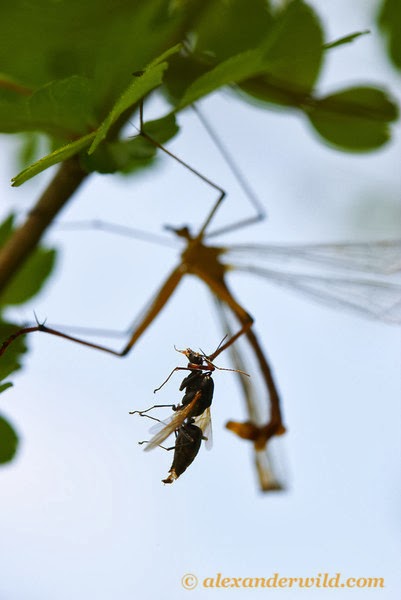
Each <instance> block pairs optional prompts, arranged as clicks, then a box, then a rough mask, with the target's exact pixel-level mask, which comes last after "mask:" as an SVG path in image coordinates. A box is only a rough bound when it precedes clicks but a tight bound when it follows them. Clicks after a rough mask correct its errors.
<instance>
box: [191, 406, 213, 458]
mask: <svg viewBox="0 0 401 600" xmlns="http://www.w3.org/2000/svg"><path fill="white" fill-rule="evenodd" d="M195 425H196V426H197V427H200V429H202V433H203V436H204V438H205V447H206V449H207V450H210V449H211V448H212V446H213V430H212V418H211V414H210V408H207V409H206V410H204V411H203V413H202V414H201V415H199V417H195Z"/></svg>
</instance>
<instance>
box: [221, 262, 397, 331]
mask: <svg viewBox="0 0 401 600" xmlns="http://www.w3.org/2000/svg"><path fill="white" fill-rule="evenodd" d="M231 268H232V270H235V271H243V272H246V273H252V274H254V275H258V276H259V277H263V278H264V279H266V280H268V281H269V282H271V283H274V284H276V285H281V286H283V287H287V288H290V289H292V290H295V291H297V292H300V293H302V294H304V295H305V296H308V297H310V298H312V299H314V300H318V301H319V302H321V303H324V304H328V305H330V306H333V307H335V308H343V309H345V310H351V311H354V312H358V313H359V314H361V315H363V316H365V317H368V318H373V319H378V320H380V321H384V322H387V323H401V285H399V284H397V283H391V282H386V281H381V280H370V279H362V278H360V279H351V278H343V277H320V276H318V275H303V274H298V273H284V272H283V273H282V272H280V271H274V270H273V269H264V268H261V267H255V266H253V265H237V266H232V267H231Z"/></svg>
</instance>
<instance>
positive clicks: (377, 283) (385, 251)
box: [0, 113, 401, 490]
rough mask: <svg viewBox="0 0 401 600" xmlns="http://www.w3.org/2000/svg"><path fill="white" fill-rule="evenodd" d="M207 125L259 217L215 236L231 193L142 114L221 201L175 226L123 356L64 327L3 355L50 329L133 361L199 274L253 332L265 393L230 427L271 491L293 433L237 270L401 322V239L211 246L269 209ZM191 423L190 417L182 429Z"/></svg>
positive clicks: (250, 399)
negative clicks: (236, 285)
mask: <svg viewBox="0 0 401 600" xmlns="http://www.w3.org/2000/svg"><path fill="white" fill-rule="evenodd" d="M198 114H200V113H198ZM201 119H202V121H203V122H204V124H205V127H206V128H207V130H208V131H209V133H210V135H211V137H212V139H213V140H214V142H215V143H216V144H217V146H218V147H219V149H220V151H221V153H222V156H223V158H224V160H225V161H226V162H227V164H228V165H229V167H230V169H231V170H232V172H233V173H234V175H235V176H236V177H237V180H238V182H239V184H240V185H241V187H242V189H243V190H244V192H245V194H246V195H247V197H248V198H249V199H250V200H251V203H252V205H253V207H254V208H255V211H256V214H255V216H253V217H251V218H249V219H246V220H245V221H241V222H237V223H232V224H230V225H228V226H227V227H224V228H223V229H218V230H214V231H210V228H211V225H212V223H213V220H214V217H215V215H216V212H217V211H218V209H219V207H220V206H221V204H222V202H223V200H224V197H225V191H224V190H223V189H222V188H221V187H220V186H218V185H217V184H215V183H214V182H212V181H211V180H209V179H208V178H207V177H205V176H203V175H202V174H200V173H199V172H198V171H196V170H195V169H193V168H192V167H190V166H189V165H188V164H187V163H185V162H184V161H182V160H181V159H179V158H178V157H176V156H174V155H173V154H172V153H170V152H169V151H168V150H166V149H165V148H164V147H163V146H161V145H160V144H158V142H155V141H154V140H152V138H150V137H149V136H148V135H147V133H146V132H145V131H144V130H143V120H142V113H141V122H140V132H139V135H142V136H143V137H145V138H146V139H147V140H149V141H150V142H151V143H154V144H155V145H156V146H157V147H158V148H160V149H161V150H162V151H164V152H165V153H166V154H168V155H169V156H171V157H172V158H174V159H175V160H177V161H178V162H179V163H180V164H182V165H183V166H184V167H186V168H187V169H189V170H190V171H191V172H192V173H194V174H195V175H196V176H197V177H199V178H200V179H201V180H202V181H204V182H205V183H207V184H208V185H209V186H211V187H212V188H214V189H215V190H217V192H218V194H219V196H218V198H217V200H216V202H215V203H214V205H213V206H212V208H211V210H210V211H209V213H208V215H207V216H206V218H205V220H204V222H203V223H202V225H201V226H200V228H199V229H198V231H197V232H195V233H192V232H191V231H190V229H189V227H180V228H173V227H169V229H170V231H171V232H172V233H174V234H175V235H176V236H177V238H178V239H179V240H180V241H181V242H183V243H184V247H183V249H182V252H181V257H180V260H179V262H178V264H177V265H176V267H175V268H174V269H173V270H172V271H171V272H170V274H169V275H168V277H167V278H166V280H165V281H164V283H163V284H162V285H161V286H160V288H159V291H158V292H157V293H156V294H155V296H154V297H153V298H152V299H151V301H150V303H149V304H148V305H147V307H146V309H145V311H144V313H143V316H142V318H141V319H140V321H139V323H138V322H135V323H134V324H132V325H130V326H129V327H128V329H127V331H126V332H125V334H126V335H127V337H129V339H128V341H127V343H126V344H125V345H124V347H123V348H122V350H115V349H113V348H110V347H108V346H102V345H100V344H96V343H94V342H91V341H88V340H84V339H81V338H78V337H75V336H72V335H68V334H66V333H62V332H61V331H60V330H59V329H58V328H50V327H47V326H45V325H44V324H37V325H36V326H33V327H26V328H23V329H21V330H19V331H17V332H16V333H15V334H14V335H13V336H11V337H9V338H8V339H7V340H5V342H4V343H3V346H2V348H1V349H0V355H1V354H3V353H4V352H5V351H6V349H7V347H8V346H9V345H10V343H11V342H12V341H13V340H14V339H15V338H16V337H18V336H20V335H24V334H26V333H30V332H33V331H42V332H44V333H49V334H52V335H56V336H59V337H62V338H64V339H69V340H71V341H74V342H77V343H80V344H83V345H85V346H88V347H92V348H96V349H99V350H102V351H105V352H108V353H110V354H113V355H115V356H125V355H126V354H128V353H129V351H130V350H131V348H132V347H133V346H134V345H135V343H136V342H137V341H138V339H139V338H140V337H141V336H142V334H143V333H144V332H145V331H146V330H147V328H148V327H149V325H150V324H151V323H152V322H153V321H154V319H155V318H156V317H157V316H158V314H159V313H160V312H161V311H162V309H163V308H164V306H165V305H166V303H167V302H168V300H169V299H170V297H171V296H172V294H173V293H174V291H175V290H176V288H177V287H178V285H179V283H180V282H181V281H182V279H183V278H184V275H193V276H195V277H197V278H198V279H200V280H202V281H203V282H204V283H205V284H206V286H207V287H208V288H209V290H210V291H211V293H212V294H213V296H214V297H215V298H217V299H218V300H219V302H220V303H221V306H223V307H224V310H226V311H228V313H229V314H230V315H231V316H232V317H233V318H234V320H235V321H237V322H238V323H239V324H240V326H241V328H246V332H245V335H244V337H246V339H247V341H248V343H249V345H250V349H251V351H252V353H253V356H254V357H255V359H256V363H257V365H258V369H259V372H260V375H261V377H262V379H263V383H264V387H265V390H264V392H263V393H262V394H258V395H255V394H250V393H248V394H247V395H246V398H247V404H246V405H247V412H248V418H247V420H246V421H245V422H238V421H230V422H229V424H228V428H229V429H230V430H231V431H233V432H234V433H236V434H237V435H238V436H239V437H241V438H243V439H246V440H249V441H250V442H251V443H252V444H253V447H254V450H255V462H256V466H257V472H258V476H259V482H260V487H261V488H262V489H263V490H270V489H277V484H275V483H273V484H272V477H271V472H270V471H269V468H268V461H267V459H266V456H267V455H266V445H267V444H268V442H269V440H270V439H271V438H272V437H274V436H276V435H280V434H282V433H283V432H284V431H285V428H284V425H283V417H282V412H281V404H280V397H279V393H278V389H277V385H276V382H275V380H274V377H273V373H272V369H271V367H270V364H269V361H268V359H267V356H266V353H265V351H264V349H263V348H262V345H261V344H260V342H259V339H258V338H257V335H256V333H255V330H254V328H253V327H251V324H252V323H253V319H252V317H251V316H250V314H249V312H248V311H247V310H246V309H245V308H244V307H243V306H242V305H241V304H240V303H239V302H238V301H237V300H236V298H235V297H234V295H233V293H232V292H231V290H230V287H229V285H228V282H227V276H228V274H230V273H231V272H245V273H252V274H255V275H258V276H260V277H262V278H264V279H266V280H267V281H268V282H271V283H276V284H277V285H279V286H282V287H288V288H291V289H294V290H295V291H299V292H301V293H302V294H304V295H308V296H309V297H311V298H312V299H316V300H319V301H320V302H323V303H326V304H330V305H333V306H334V307H338V308H343V309H347V310H352V311H355V312H358V313H359V314H362V315H364V316H366V317H370V318H375V319H379V320H382V321H386V322H400V316H401V286H400V285H398V284H396V283H393V282H391V281H389V280H388V276H389V275H391V274H392V272H393V271H395V270H396V269H397V268H399V264H400V263H399V252H400V242H399V240H395V241H380V242H368V243H364V242H362V243H341V244H315V245H311V244H304V245H297V246H284V245H282V246H278V245H266V244H259V245H257V244H244V245H235V246H218V245H216V246H213V245H209V243H208V242H209V240H210V239H211V238H212V237H213V236H216V235H217V234H220V233H225V232H228V231H234V230H237V229H240V228H242V227H244V226H246V225H250V224H252V223H255V222H258V221H261V220H262V219H263V218H264V211H263V208H262V207H261V205H260V203H259V201H258V200H257V198H256V197H255V195H254V194H253V192H252V190H251V189H250V187H249V185H248V183H247V182H246V180H245V179H244V178H243V176H242V174H241V173H240V171H239V170H238V168H237V167H236V165H235V163H234V162H233V160H232V157H231V155H230V154H229V153H228V152H227V150H226V148H225V147H224V146H222V144H221V142H220V141H219V140H218V139H217V138H216V136H215V134H214V133H213V131H212V130H211V129H210V126H209V125H208V123H207V121H205V119H204V117H202V116H201ZM98 225H99V226H100V228H102V229H105V230H108V231H110V232H115V233H120V234H125V235H128V236H135V233H136V232H134V231H132V230H130V228H129V227H126V226H119V225H117V226H115V225H107V224H104V223H98ZM84 227H87V225H84ZM248 260H249V262H248ZM266 261H267V262H270V263H273V265H275V266H274V267H273V268H270V267H269V268H267V267H266V266H265V264H264V263H265V262H266ZM258 263H259V264H258ZM277 264H278V265H279V267H280V266H281V267H282V266H283V264H284V266H285V269H284V270H281V271H280V269H279V268H277ZM294 264H295V267H296V268H295V270H294V271H293V272H290V271H289V270H288V267H289V266H293V265H294ZM299 266H306V267H307V268H308V269H310V268H311V267H312V268H315V269H316V268H320V269H322V268H327V269H331V270H332V272H333V275H332V276H329V275H327V274H324V275H321V274H319V273H316V272H306V273H304V272H298V270H297V268H298V267H299ZM344 272H347V275H346V276H344V275H343V273H344ZM337 273H339V274H337ZM369 273H374V274H376V275H379V278H368V277H367V274H369ZM354 275H356V276H354ZM380 276H381V277H380ZM71 329H72V328H71ZM78 330H79V328H77V329H76V331H78ZM80 332H81V333H82V332H86V333H93V331H91V330H90V329H85V328H80ZM209 358H210V357H209ZM239 377H242V376H241V374H239ZM180 418H181V417H180ZM184 421H185V418H184V419H183V420H182V421H181V423H183V422H184ZM179 428H180V425H179V424H178V425H177V424H176V425H175V427H173V429H171V432H173V431H178V430H179ZM164 439H165V438H164Z"/></svg>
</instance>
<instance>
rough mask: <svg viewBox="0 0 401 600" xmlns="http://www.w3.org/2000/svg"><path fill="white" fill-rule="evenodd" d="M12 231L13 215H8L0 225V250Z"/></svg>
mask: <svg viewBox="0 0 401 600" xmlns="http://www.w3.org/2000/svg"><path fill="white" fill-rule="evenodd" d="M13 229H14V215H10V216H9V217H7V218H6V219H5V220H4V221H3V222H2V223H1V224H0V248H1V247H2V246H3V245H4V243H5V242H6V241H7V240H8V238H9V237H10V235H11V234H12V232H13Z"/></svg>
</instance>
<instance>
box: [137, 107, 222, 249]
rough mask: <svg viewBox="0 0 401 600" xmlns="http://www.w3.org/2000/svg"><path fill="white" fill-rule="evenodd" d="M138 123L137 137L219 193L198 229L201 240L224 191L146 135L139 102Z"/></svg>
mask: <svg viewBox="0 0 401 600" xmlns="http://www.w3.org/2000/svg"><path fill="white" fill-rule="evenodd" d="M139 123H140V129H139V135H140V136H142V137H143V138H145V139H146V140H148V142H150V143H151V144H153V145H154V146H155V147H156V148H159V150H161V151H162V152H164V153H165V154H167V155H168V156H170V157H171V158H173V159H174V160H175V161H177V162H178V163H180V165H182V166H183V167H185V168H186V169H188V171H190V172H191V173H193V174H194V175H196V177H199V179H201V180H202V181H204V182H205V183H207V184H208V185H210V186H211V187H212V188H213V189H215V190H217V192H218V193H219V196H218V198H217V200H216V202H215V203H214V205H213V206H212V208H211V210H210V212H209V214H208V215H207V217H206V219H205V221H204V223H203V225H202V227H201V228H200V230H199V232H198V234H197V236H196V239H202V237H203V236H204V233H205V231H206V229H207V227H208V225H209V223H210V222H211V221H212V219H213V217H214V215H215V213H216V211H217V209H218V208H219V206H220V205H221V203H222V202H223V200H224V198H225V196H226V191H225V190H223V188H222V187H220V186H219V185H218V184H217V183H215V182H214V181H212V180H211V179H209V178H208V177H206V175H203V174H202V173H200V172H199V171H198V170H197V169H195V168H194V167H191V165H189V164H188V163H187V162H185V161H184V160H182V158H179V157H178V156H177V155H175V154H173V153H172V152H170V150H167V148H165V147H164V146H163V145H162V144H160V143H159V142H158V141H157V140H155V139H154V138H152V137H151V136H150V135H149V134H147V133H146V131H145V130H144V127H143V103H142V102H141V104H140V106H139Z"/></svg>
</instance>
